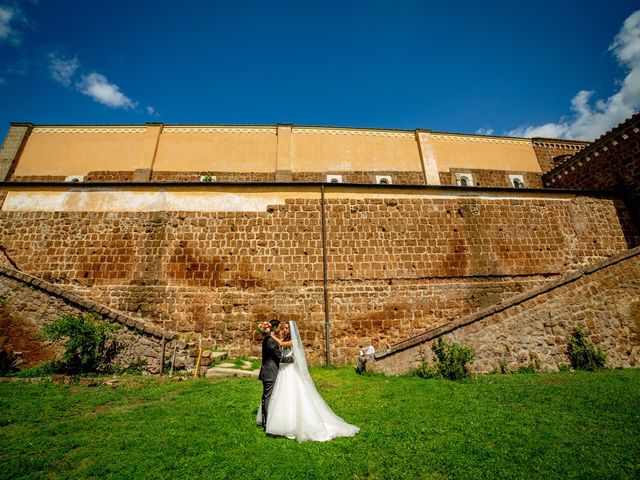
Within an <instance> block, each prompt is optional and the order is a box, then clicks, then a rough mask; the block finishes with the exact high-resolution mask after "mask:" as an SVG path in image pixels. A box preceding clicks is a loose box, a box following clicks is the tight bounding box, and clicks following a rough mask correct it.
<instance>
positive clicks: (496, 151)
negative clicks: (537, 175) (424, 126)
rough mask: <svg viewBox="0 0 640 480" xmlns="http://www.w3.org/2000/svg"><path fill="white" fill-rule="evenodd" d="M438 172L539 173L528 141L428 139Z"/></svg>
mask: <svg viewBox="0 0 640 480" xmlns="http://www.w3.org/2000/svg"><path fill="white" fill-rule="evenodd" d="M431 143H432V148H433V152H434V154H435V158H436V162H437V165H438V170H439V171H441V172H448V171H449V169H450V168H468V169H482V170H510V171H525V172H541V170H540V164H539V163H538V159H537V157H536V154H535V151H534V150H533V145H532V143H531V140H528V139H519V138H500V137H483V136H473V135H455V134H439V133H433V134H432V135H431Z"/></svg>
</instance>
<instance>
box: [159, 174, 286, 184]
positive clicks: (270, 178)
mask: <svg viewBox="0 0 640 480" xmlns="http://www.w3.org/2000/svg"><path fill="white" fill-rule="evenodd" d="M206 175H211V176H213V177H215V181H216V182H243V183H252V182H275V181H276V175H275V173H274V172H267V173H260V172H217V171H206V172H205V171H202V172H168V171H153V172H152V173H151V181H153V182H199V181H200V178H201V177H203V176H206Z"/></svg>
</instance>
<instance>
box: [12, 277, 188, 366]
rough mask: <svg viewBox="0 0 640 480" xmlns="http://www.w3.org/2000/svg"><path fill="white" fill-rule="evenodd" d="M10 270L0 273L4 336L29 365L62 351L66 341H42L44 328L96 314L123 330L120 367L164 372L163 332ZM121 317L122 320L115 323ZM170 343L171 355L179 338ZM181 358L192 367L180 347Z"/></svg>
mask: <svg viewBox="0 0 640 480" xmlns="http://www.w3.org/2000/svg"><path fill="white" fill-rule="evenodd" d="M5 272H6V270H3V271H2V272H1V273H0V299H1V302H0V337H3V338H5V339H6V340H7V344H8V345H9V347H11V348H12V350H14V351H19V352H21V357H22V358H23V359H24V366H26V367H28V366H32V365H37V364H40V363H42V362H44V361H50V360H55V359H56V358H59V356H60V355H61V353H62V344H61V343H55V344H46V343H44V342H43V341H42V340H40V339H39V338H38V333H39V332H40V330H41V328H42V327H43V326H44V325H46V324H47V323H50V322H52V321H54V320H56V319H58V318H60V317H62V316H64V315H85V314H87V313H90V312H91V313H95V314H98V315H99V316H101V317H102V318H103V319H104V321H105V322H110V323H114V324H115V325H117V327H118V329H117V331H116V332H115V333H116V340H115V341H116V345H117V353H116V355H115V357H114V360H113V361H114V363H115V364H117V365H121V366H123V367H127V366H129V365H130V364H131V363H135V362H140V361H142V362H144V363H145V364H146V367H145V368H146V369H147V370H148V371H149V372H152V373H158V372H159V371H160V369H159V365H160V351H161V345H162V342H161V336H162V331H161V330H160V329H158V328H156V327H153V326H151V325H147V324H143V323H140V322H137V321H127V322H126V323H125V322H124V320H125V319H124V318H122V316H121V315H118V314H116V313H115V312H113V311H112V310H110V309H106V308H100V307H99V305H96V304H95V303H94V302H91V301H86V300H83V299H79V298H76V299H75V301H70V300H69V299H68V298H65V297H69V298H70V297H73V294H70V293H67V292H65V291H63V290H61V289H59V288H56V287H53V286H52V285H50V284H47V283H46V282H41V281H38V280H37V279H34V278H31V277H29V276H25V275H22V274H20V273H19V272H16V274H15V276H12V275H10V274H7V273H5ZM18 277H23V278H18ZM116 317H117V320H118V321H114V318H116ZM127 320H129V319H127ZM149 327H151V328H149ZM167 339H168V341H167V342H166V345H167V346H166V348H167V350H168V351H171V350H170V349H171V348H173V344H174V343H175V342H178V340H177V339H174V336H173V335H172V334H168V335H167ZM179 356H180V359H181V362H182V364H181V365H182V366H185V365H187V364H189V363H192V362H186V363H185V361H184V359H183V358H184V357H185V351H184V348H183V345H182V344H180V346H179Z"/></svg>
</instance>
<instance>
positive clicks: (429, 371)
mask: <svg viewBox="0 0 640 480" xmlns="http://www.w3.org/2000/svg"><path fill="white" fill-rule="evenodd" d="M431 350H433V353H434V354H435V355H436V358H437V359H438V360H437V362H435V363H434V364H430V363H429V362H427V361H426V360H423V361H422V364H421V365H420V367H418V370H417V371H416V375H418V376H419V377H423V378H448V379H449V380H461V379H463V378H466V377H468V376H470V375H471V372H470V370H469V364H470V363H471V362H472V361H473V357H474V356H475V354H474V352H473V350H472V349H470V348H467V347H463V346H461V345H458V344H457V343H450V344H448V343H445V341H444V340H442V337H440V338H438V339H437V340H436V341H435V342H434V343H433V345H432V346H431Z"/></svg>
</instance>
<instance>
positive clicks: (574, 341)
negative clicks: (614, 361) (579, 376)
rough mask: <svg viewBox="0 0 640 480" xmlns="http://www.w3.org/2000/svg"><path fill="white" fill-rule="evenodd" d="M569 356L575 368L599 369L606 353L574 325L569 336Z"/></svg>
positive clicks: (605, 357)
mask: <svg viewBox="0 0 640 480" xmlns="http://www.w3.org/2000/svg"><path fill="white" fill-rule="evenodd" d="M568 350H569V358H570V359H571V366H572V367H573V368H574V369H576V370H600V369H601V368H603V367H604V363H605V361H606V359H607V355H606V354H605V353H604V352H603V351H602V350H601V349H600V348H598V347H596V346H595V345H594V344H593V343H592V342H591V341H589V340H588V339H587V338H586V334H585V332H584V331H583V330H582V329H581V328H580V327H576V328H574V329H573V333H572V334H571V337H570V338H569V348H568Z"/></svg>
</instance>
